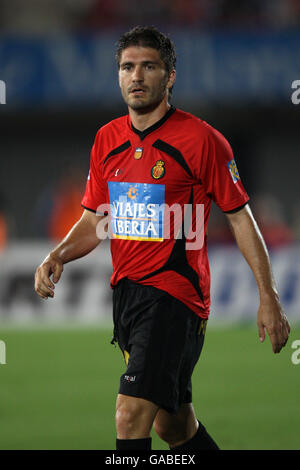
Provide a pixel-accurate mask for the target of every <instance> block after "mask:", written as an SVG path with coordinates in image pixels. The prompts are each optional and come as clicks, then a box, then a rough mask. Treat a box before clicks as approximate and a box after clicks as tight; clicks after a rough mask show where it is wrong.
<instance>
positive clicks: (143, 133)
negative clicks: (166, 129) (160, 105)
mask: <svg viewBox="0 0 300 470" xmlns="http://www.w3.org/2000/svg"><path fill="white" fill-rule="evenodd" d="M175 111H176V108H174V106H171V108H170V109H169V111H167V112H166V114H165V115H164V116H163V117H162V118H161V119H160V120H159V121H157V122H156V123H155V124H152V126H150V127H147V129H145V130H143V131H139V130H138V129H136V128H135V127H134V125H133V124H132V123H131V129H132V130H133V132H135V133H136V134H137V135H138V136H139V137H140V139H141V140H144V138H145V137H147V135H149V134H151V132H153V131H155V130H156V129H158V128H159V127H160V126H162V125H163V124H164V123H165V122H166V121H167V119H169V117H170V116H172V114H173V113H175Z"/></svg>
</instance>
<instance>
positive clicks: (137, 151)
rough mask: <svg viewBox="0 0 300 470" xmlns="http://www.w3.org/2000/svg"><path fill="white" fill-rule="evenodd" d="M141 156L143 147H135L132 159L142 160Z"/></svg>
mask: <svg viewBox="0 0 300 470" xmlns="http://www.w3.org/2000/svg"><path fill="white" fill-rule="evenodd" d="M142 155H143V147H137V148H136V149H135V152H134V154H133V158H134V159H135V160H139V159H140V158H142Z"/></svg>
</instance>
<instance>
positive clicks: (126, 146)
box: [103, 140, 131, 164]
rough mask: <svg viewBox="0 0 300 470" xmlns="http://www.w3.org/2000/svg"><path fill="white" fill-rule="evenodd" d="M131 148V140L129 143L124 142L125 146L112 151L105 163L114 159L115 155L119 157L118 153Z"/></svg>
mask: <svg viewBox="0 0 300 470" xmlns="http://www.w3.org/2000/svg"><path fill="white" fill-rule="evenodd" d="M130 146H131V143H130V140H127V142H124V144H122V145H119V147H116V148H115V149H113V150H111V151H110V152H109V154H108V155H106V157H105V160H104V162H103V164H104V163H106V161H107V160H108V159H109V158H110V157H112V156H113V155H117V154H118V153H121V152H124V150H126V149H128V148H129V147H130Z"/></svg>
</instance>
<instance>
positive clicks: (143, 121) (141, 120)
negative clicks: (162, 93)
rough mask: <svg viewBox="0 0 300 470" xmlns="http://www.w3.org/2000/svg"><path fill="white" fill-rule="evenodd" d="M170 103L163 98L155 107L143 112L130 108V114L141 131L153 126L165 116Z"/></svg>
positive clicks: (132, 120) (134, 124) (133, 123)
mask: <svg viewBox="0 0 300 470" xmlns="http://www.w3.org/2000/svg"><path fill="white" fill-rule="evenodd" d="M170 107H171V106H170V105H169V103H168V102H167V101H165V100H163V101H162V102H161V103H160V104H159V105H158V106H157V107H156V108H155V109H153V110H151V111H149V112H146V113H143V112H140V113H139V111H138V110H134V109H132V108H129V116H130V120H131V123H132V125H133V126H134V127H135V128H136V129H137V130H139V131H144V130H145V129H147V128H148V127H150V126H153V124H155V123H156V122H158V121H159V120H160V119H161V118H163V117H164V116H165V114H166V113H167V112H168V111H169V109H170Z"/></svg>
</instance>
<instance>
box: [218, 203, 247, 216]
mask: <svg viewBox="0 0 300 470" xmlns="http://www.w3.org/2000/svg"><path fill="white" fill-rule="evenodd" d="M248 202H249V201H247V202H245V204H243V205H242V206H238V207H236V208H235V209H231V210H230V211H223V212H224V214H235V212H238V211H240V210H241V209H243V208H244V207H245V206H246V205H247V204H248Z"/></svg>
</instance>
